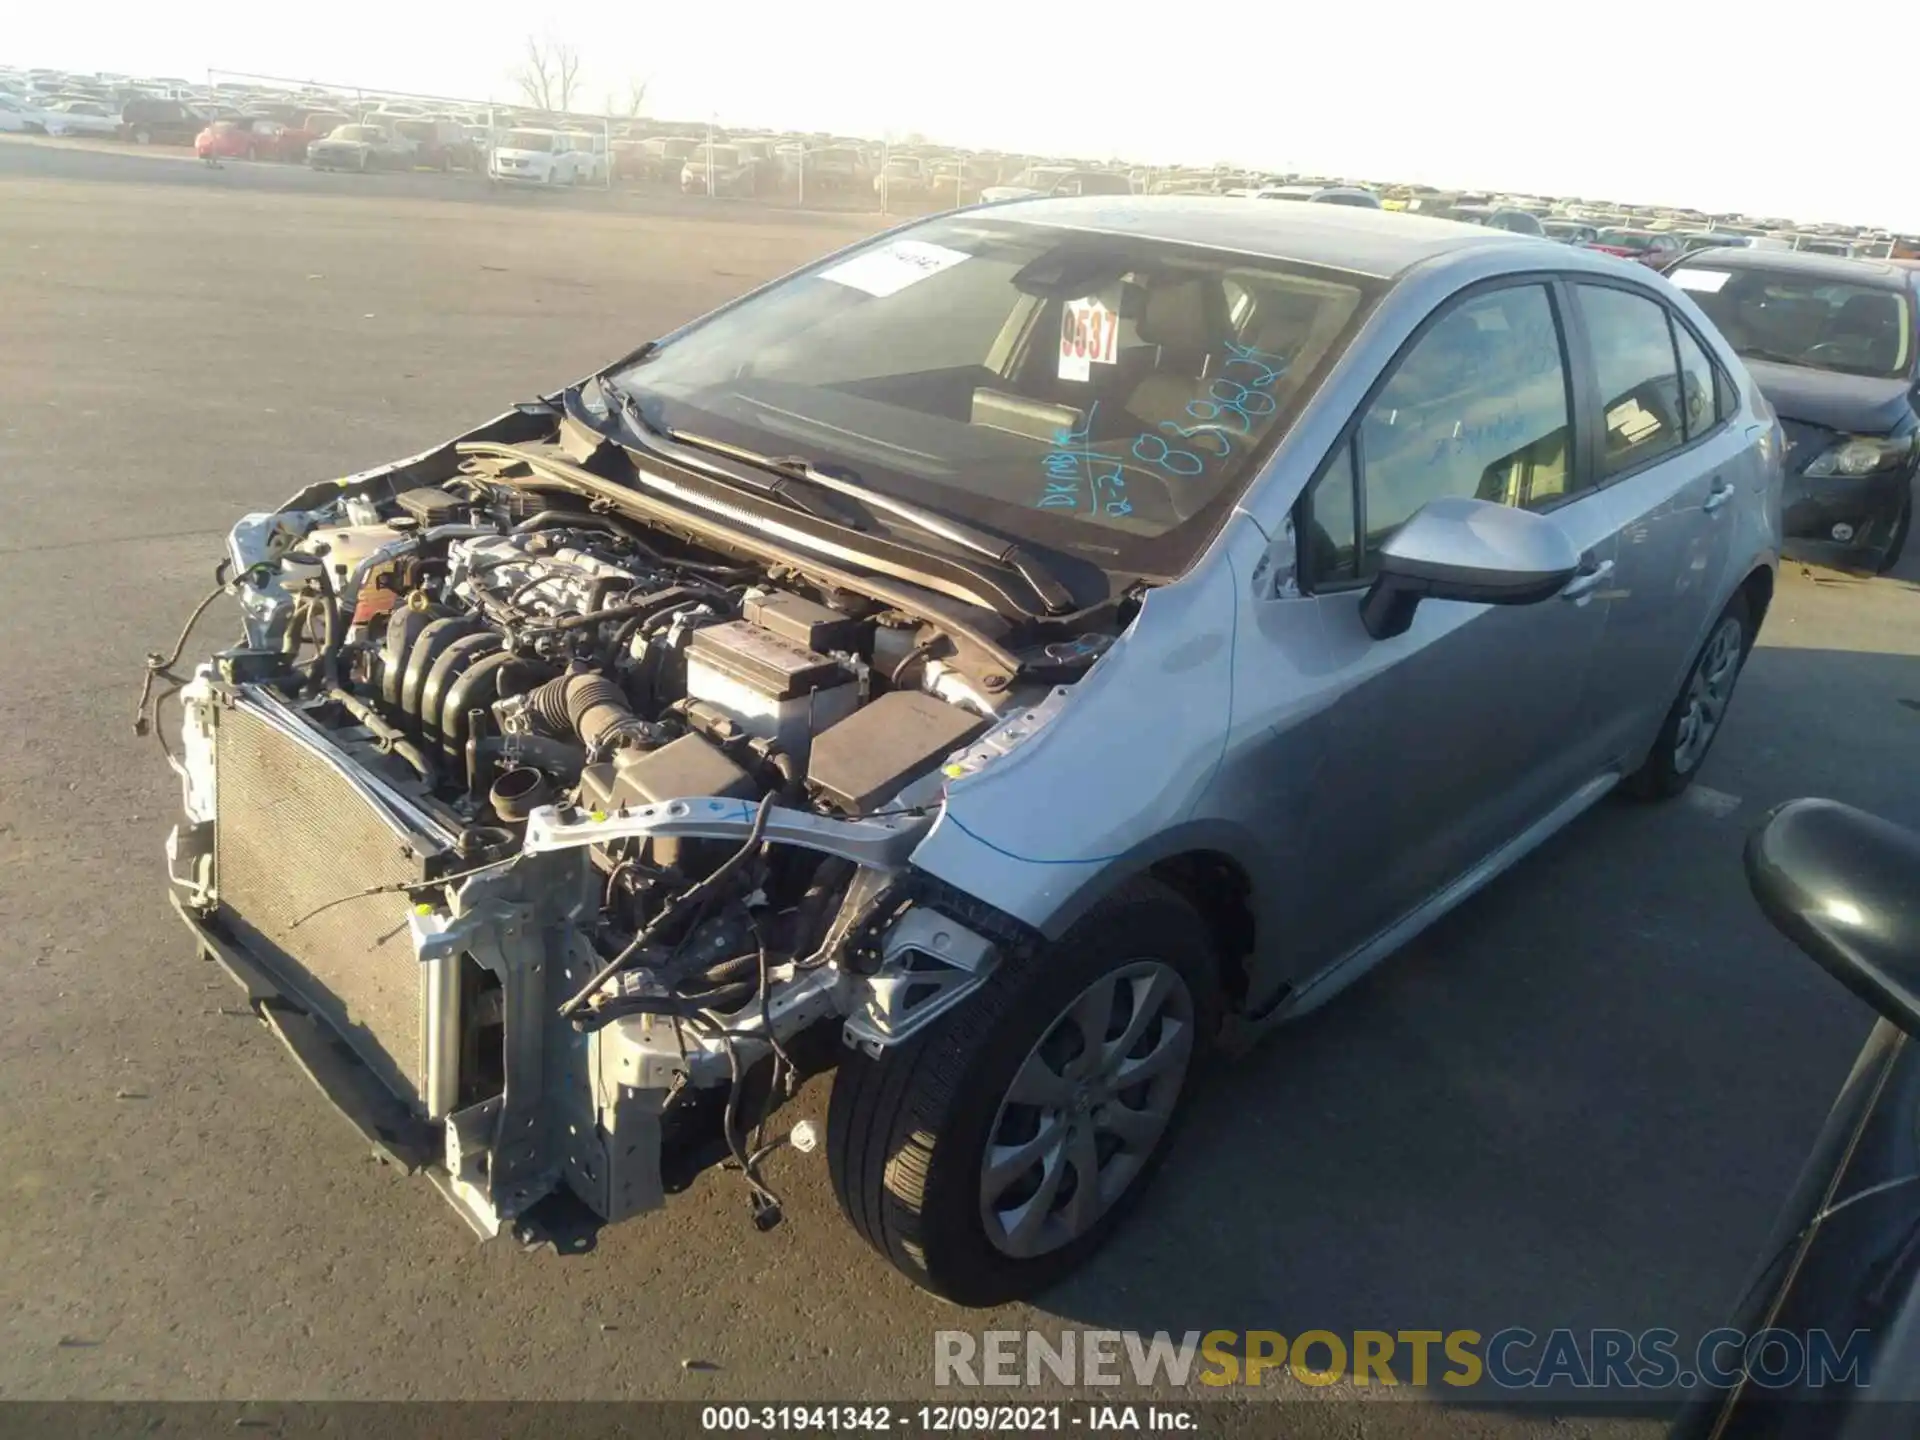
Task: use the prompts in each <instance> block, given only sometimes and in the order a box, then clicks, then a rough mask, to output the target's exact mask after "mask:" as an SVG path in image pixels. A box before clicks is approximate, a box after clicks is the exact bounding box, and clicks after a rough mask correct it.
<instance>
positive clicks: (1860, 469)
mask: <svg viewBox="0 0 1920 1440" xmlns="http://www.w3.org/2000/svg"><path fill="white" fill-rule="evenodd" d="M1917 435H1920V432H1916V431H1912V430H1909V431H1906V432H1905V433H1904V434H1899V435H1849V436H1847V437H1846V438H1844V439H1842V440H1840V441H1838V442H1837V443H1836V444H1834V445H1832V446H1830V447H1828V449H1827V450H1826V451H1825V452H1824V453H1822V454H1820V455H1818V456H1816V457H1815V458H1814V460H1813V463H1812V464H1810V465H1808V466H1807V468H1806V469H1805V470H1803V471H1802V472H1801V473H1802V474H1803V475H1805V476H1806V477H1807V478H1808V479H1809V480H1824V479H1829V478H1833V479H1846V480H1857V479H1861V478H1863V477H1865V476H1868V475H1876V474H1879V473H1881V472H1883V471H1888V470H1898V469H1901V468H1903V467H1905V466H1908V465H1910V464H1911V463H1912V462H1913V459H1914V456H1915V454H1916V436H1917Z"/></svg>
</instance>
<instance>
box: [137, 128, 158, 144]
mask: <svg viewBox="0 0 1920 1440" xmlns="http://www.w3.org/2000/svg"><path fill="white" fill-rule="evenodd" d="M133 143H134V144H136V145H151V144H152V143H153V131H151V130H149V129H148V128H147V127H146V126H144V125H136V126H134V127H133Z"/></svg>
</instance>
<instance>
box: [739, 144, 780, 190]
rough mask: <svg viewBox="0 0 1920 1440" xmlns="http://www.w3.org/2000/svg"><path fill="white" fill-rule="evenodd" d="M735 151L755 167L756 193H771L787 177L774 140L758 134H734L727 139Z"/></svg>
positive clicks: (754, 186) (754, 185)
mask: <svg viewBox="0 0 1920 1440" xmlns="http://www.w3.org/2000/svg"><path fill="white" fill-rule="evenodd" d="M727 144H729V145H731V146H732V147H733V149H734V151H735V152H736V153H737V154H738V155H739V156H740V158H741V160H743V161H744V162H745V163H746V164H748V165H751V166H752V167H753V188H754V190H755V192H756V193H763V194H764V193H771V192H772V191H774V190H777V189H779V187H780V185H781V183H782V181H784V179H785V178H786V175H785V171H786V167H785V165H784V164H782V163H781V160H780V157H779V156H778V155H777V154H776V153H775V152H774V142H773V141H771V140H767V139H763V138H760V137H758V136H749V137H742V136H737V135H736V136H732V137H730V138H729V139H728V140H727Z"/></svg>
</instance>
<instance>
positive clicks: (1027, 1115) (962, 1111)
mask: <svg viewBox="0 0 1920 1440" xmlns="http://www.w3.org/2000/svg"><path fill="white" fill-rule="evenodd" d="M1103 982H1104V983H1105V985H1106V986H1107V987H1108V989H1107V990H1106V991H1101V990H1099V989H1098V987H1100V986H1101V985H1102V984H1103ZM1156 987H1157V988H1156ZM1101 994H1105V995H1107V996H1109V998H1110V999H1111V1000H1112V1007H1111V1008H1110V1009H1107V1010H1106V1011H1105V1013H1106V1015H1107V1018H1108V1022H1109V1026H1111V1024H1112V1022H1113V1021H1114V1020H1115V1018H1116V1017H1118V1018H1119V1019H1121V1020H1122V1021H1124V1019H1125V1018H1126V1017H1127V1015H1128V1009H1129V1008H1130V1006H1131V1003H1132V1002H1134V1001H1136V1000H1138V999H1139V998H1140V997H1142V996H1147V997H1148V1003H1149V1004H1151V1005H1153V1006H1154V1008H1153V1009H1152V1010H1143V1011H1142V1013H1145V1014H1150V1015H1153V1016H1157V1017H1160V1018H1156V1019H1154V1020H1153V1021H1152V1023H1151V1026H1150V1028H1149V1029H1148V1030H1147V1031H1146V1032H1144V1033H1143V1034H1142V1035H1141V1038H1140V1040H1139V1042H1138V1043H1137V1044H1135V1045H1134V1046H1133V1047H1132V1049H1131V1050H1130V1051H1129V1052H1128V1053H1129V1055H1133V1056H1137V1057H1139V1059H1146V1058H1151V1057H1154V1056H1162V1057H1163V1060H1164V1063H1162V1064H1161V1065H1159V1066H1158V1067H1157V1071H1156V1075H1155V1077H1154V1078H1151V1079H1148V1080H1144V1081H1141V1082H1140V1083H1139V1084H1137V1085H1135V1086H1133V1087H1130V1090H1129V1091H1127V1092H1121V1093H1122V1095H1131V1096H1132V1099H1131V1100H1130V1099H1125V1098H1117V1097H1115V1096H1111V1095H1109V1096H1106V1097H1104V1098H1102V1097H1099V1096H1098V1094H1097V1092H1096V1094H1095V1095H1093V1096H1090V1095H1089V1093H1088V1086H1089V1083H1090V1082H1089V1081H1088V1080H1087V1079H1086V1078H1085V1077H1082V1078H1080V1079H1074V1080H1069V1079H1063V1078H1062V1075H1063V1073H1065V1072H1067V1071H1069V1070H1071V1067H1072V1066H1073V1064H1074V1063H1075V1059H1076V1055H1075V1054H1074V1053H1073V1052H1075V1051H1078V1052H1079V1053H1084V1047H1082V1046H1081V1045H1080V1044H1079V1040H1080V1037H1081V1035H1082V1034H1083V1032H1082V1031H1080V1030H1079V1028H1078V1026H1077V1024H1076V1023H1075V1021H1074V1019H1073V1017H1072V1015H1071V1013H1070V1011H1071V1008H1072V1007H1073V1006H1075V1005H1078V1004H1081V1003H1082V1002H1085V1001H1088V1000H1089V997H1094V996H1097V995H1101ZM1156 996H1157V997H1158V998H1157V999H1156V998H1154V997H1156ZM1089 1013H1099V1012H1097V1011H1095V1012H1089ZM1219 1014H1220V996H1219V975H1218V962H1217V958H1216V956H1215V953H1214V951H1213V948H1212V945H1211V944H1210V942H1209V939H1208V934H1207V928H1206V925H1205V922H1204V921H1203V920H1202V919H1201V917H1200V915H1199V914H1198V913H1197V912H1196V911H1195V910H1194V908H1193V907H1192V906H1191V905H1189V904H1188V903H1187V902H1186V900H1184V899H1183V898H1182V897H1181V896H1179V895H1177V894H1176V893H1174V892H1173V891H1172V890H1169V889H1167V888H1166V887H1165V886H1162V885H1160V884H1158V883H1157V882H1154V881H1151V880H1147V879H1136V880H1133V881H1130V882H1128V883H1127V884H1126V885H1125V886H1123V887H1122V888H1121V889H1120V890H1119V891H1118V892H1116V893H1115V894H1114V895H1113V896H1111V897H1110V898H1109V899H1107V900H1106V901H1105V902H1103V903H1102V904H1101V905H1099V906H1098V907H1096V908H1095V909H1094V910H1092V911H1091V912H1089V913H1088V914H1087V915H1086V916H1085V917H1084V918H1082V919H1081V921H1080V922H1079V923H1078V924H1076V925H1075V926H1074V927H1073V928H1072V930H1070V931H1069V932H1068V933H1067V934H1066V935H1065V936H1064V937H1063V938H1062V939H1061V940H1059V941H1058V942H1057V943H1053V944H1049V945H1045V946H1042V947H1040V948H1039V949H1038V950H1037V951H1034V952H1031V953H1028V954H1024V955H1015V956H1010V957H1009V958H1007V959H1006V960H1004V961H1003V962H1002V964H1001V966H1000V968H999V969H998V970H996V971H995V972H994V974H993V975H992V976H991V977H990V978H989V979H988V980H987V983H986V984H985V985H984V986H982V987H981V989H980V990H978V991H977V992H975V993H974V994H973V995H972V996H971V997H969V998H968V999H967V1000H966V1001H964V1002H963V1003H962V1004H961V1005H960V1006H959V1007H958V1008H956V1009H954V1010H952V1011H950V1012H949V1013H948V1014H946V1015H945V1016H942V1017H941V1018H940V1019H938V1020H936V1021H935V1022H934V1023H933V1025H932V1026H931V1027H930V1028H929V1029H928V1030H927V1031H926V1032H924V1033H923V1034H921V1035H918V1036H915V1037H914V1038H913V1039H911V1040H908V1041H907V1042H905V1043H904V1044H903V1045H900V1046H896V1047H893V1048H890V1049H888V1050H886V1051H883V1052H882V1054H881V1055H880V1057H879V1058H878V1059H874V1058H872V1057H870V1056H868V1055H866V1054H864V1053H860V1052H853V1053H850V1054H848V1055H847V1056H846V1057H845V1058H844V1059H843V1060H842V1061H841V1064H840V1069H839V1073H838V1074H837V1075H836V1076H835V1077H834V1085H833V1096H832V1100H831V1101H830V1103H829V1107H828V1116H827V1164H828V1171H829V1173H830V1175H831V1177H832V1180H833V1187H834V1193H835V1194H836V1196H837V1197H838V1198H839V1201H840V1208H841V1211H842V1213H844V1214H845V1215H846V1217H847V1219H848V1221H849V1222H851V1223H852V1225H853V1228H854V1229H855V1230H856V1231H858V1232H859V1233H860V1235H861V1237H862V1238H863V1239H865V1240H866V1241H867V1243H868V1244H869V1245H871V1246H873V1248H874V1249H875V1250H877V1251H879V1252H880V1254H881V1255H882V1256H883V1257H884V1258H885V1259H886V1260H887V1261H888V1262H889V1263H890V1264H892V1265H893V1266H894V1268H896V1269H897V1270H899V1271H900V1272H901V1273H902V1274H903V1275H905V1276H906V1277H907V1278H908V1279H910V1280H912V1281H913V1282H914V1284H916V1285H918V1286H920V1287H921V1288H923V1289H925V1290H929V1291H931V1292H932V1293H934V1294H936V1295H940V1296H943V1297H945V1298H946V1299H949V1300H953V1301H956V1302H958V1303H959V1304H962V1305H974V1306H980V1305H996V1304H1000V1303H1003V1302H1005V1301H1008V1300H1011V1299H1014V1298H1017V1297H1021V1296H1027V1295H1032V1294H1034V1293H1036V1292H1038V1291H1040V1290H1042V1289H1044V1288H1046V1287H1047V1286H1049V1285H1051V1284H1053V1283H1054V1282H1056V1281H1058V1280H1059V1279H1061V1278H1062V1277H1063V1276H1065V1275H1066V1274H1067V1273H1068V1272H1069V1271H1071V1270H1073V1269H1075V1268H1076V1267H1077V1266H1079V1265H1080V1264H1081V1263H1082V1262H1084V1261H1085V1260H1086V1259H1087V1258H1088V1257H1089V1256H1091V1255H1092V1254H1093V1253H1094V1251H1096V1250H1097V1249H1099V1247H1100V1245H1101V1244H1102V1243H1103V1242H1104V1241H1105V1240H1106V1239H1107V1237H1108V1235H1109V1234H1111V1233H1112V1231H1113V1229H1114V1227H1115V1226H1116V1225H1118V1224H1119V1223H1120V1222H1121V1220H1122V1219H1124V1217H1125V1215H1126V1213H1127V1211H1128V1210H1130V1209H1131V1208H1132V1206H1133V1205H1134V1204H1135V1203H1136V1202H1137V1201H1138V1199H1139V1196H1140V1195H1141V1193H1142V1192H1143V1191H1144V1190H1145V1189H1146V1187H1147V1184H1148V1182H1149V1181H1150V1179H1151V1178H1152V1174H1153V1171H1154V1170H1155V1169H1156V1168H1157V1167H1158V1165H1159V1162H1160V1161H1161V1159H1162V1158H1163V1157H1164V1156H1165V1154H1166V1151H1167V1149H1168V1148H1169V1143H1170V1139H1171V1136H1172V1133H1173V1131H1174V1129H1175V1127H1176V1125H1177V1122H1178V1118H1179V1107H1180V1103H1181V1101H1182V1100H1183V1099H1184V1098H1185V1095H1186V1094H1187V1093H1188V1092H1190V1091H1191V1089H1192V1078H1193V1075H1194V1073H1195V1071H1196V1070H1198V1069H1199V1067H1200V1065H1201V1063H1202V1061H1203V1060H1204V1057H1205V1054H1206V1051H1207V1049H1208V1046H1209V1043H1210V1041H1211V1039H1212V1037H1213V1035H1214V1032H1215V1030H1216V1029H1217V1028H1218V1024H1219ZM1182 1016H1184V1019H1182V1018H1181V1017H1182ZM1169 1021H1172V1022H1174V1023H1169ZM1105 1033H1106V1034H1108V1035H1109V1036H1111V1035H1112V1033H1113V1032H1112V1030H1111V1028H1108V1029H1107V1030H1106V1032H1105ZM1061 1041H1064V1042H1066V1044H1067V1048H1066V1049H1065V1050H1062V1049H1060V1048H1059V1047H1058V1046H1057V1045H1056V1042H1061ZM1142 1045H1145V1046H1147V1047H1148V1048H1147V1049H1146V1050H1145V1051H1144V1052H1143V1051H1141V1049H1140V1047H1141V1046H1142ZM1109 1053H1113V1052H1109ZM1127 1058H1128V1057H1127V1056H1118V1055H1116V1056H1115V1063H1120V1062H1124V1060H1125V1059H1127ZM1139 1059H1136V1063H1139ZM1036 1063H1038V1064H1040V1065H1041V1066H1042V1067H1043V1069H1042V1070H1040V1071H1034V1070H1033V1069H1032V1067H1033V1066H1034V1065H1035V1064H1036ZM1023 1072H1024V1073H1028V1074H1034V1075H1038V1076H1041V1077H1043V1078H1044V1080H1045V1081H1046V1082H1047V1088H1048V1089H1049V1090H1051V1089H1053V1088H1054V1087H1056V1086H1058V1087H1066V1088H1064V1089H1063V1090H1062V1091H1061V1093H1062V1097H1063V1100H1062V1104H1061V1106H1059V1107H1057V1108H1055V1107H1048V1106H1045V1105H1042V1104H1026V1103H1023V1102H1018V1101H1016V1100H1015V1099H1014V1098H1013V1097H1012V1095H1011V1093H1010V1092H1011V1088H1012V1086H1013V1082H1014V1077H1015V1075H1016V1074H1018V1073H1023ZM1091 1083H1093V1084H1097V1083H1098V1082H1097V1080H1095V1081H1093V1082H1091ZM1148 1086H1154V1087H1157V1089H1158V1093H1153V1094H1145V1093H1142V1092H1144V1091H1145V1090H1146V1087H1148ZM1069 1096H1070V1098H1068V1097H1069ZM1134 1101H1140V1102H1142V1104H1143V1108H1136V1106H1135V1104H1134ZM1090 1104H1091V1105H1092V1108H1091V1109H1090V1108H1089V1105H1090ZM1114 1108H1124V1109H1126V1110H1127V1111H1129V1112H1130V1113H1132V1114H1134V1115H1136V1116H1138V1115H1142V1114H1147V1115H1149V1116H1150V1117H1151V1118H1150V1119H1149V1121H1148V1123H1147V1126H1146V1127H1145V1128H1146V1129H1147V1130H1149V1131H1151V1133H1148V1134H1144V1135H1142V1133H1141V1128H1140V1127H1139V1125H1138V1124H1137V1123H1136V1125H1135V1126H1132V1127H1129V1128H1133V1129H1134V1130H1135V1136H1136V1139H1137V1140H1139V1142H1140V1143H1139V1144H1138V1145H1137V1147H1135V1148H1129V1147H1128V1146H1127V1145H1126V1144H1125V1143H1124V1142H1122V1141H1121V1140H1120V1138H1119V1132H1118V1130H1117V1129H1116V1128H1115V1127H1112V1126H1111V1125H1110V1124H1109V1122H1108V1120H1107V1119H1106V1117H1107V1116H1109V1115H1111V1113H1112V1110H1113V1109H1114ZM1049 1116H1051V1119H1049V1118H1048V1117H1049ZM1028 1131H1031V1132H1032V1133H1031V1134H1029V1133H1027V1132H1028ZM1042 1133H1051V1134H1061V1135H1063V1136H1064V1137H1075V1138H1077V1137H1079V1136H1082V1135H1084V1136H1088V1137H1092V1138H1089V1139H1086V1140H1085V1143H1086V1145H1087V1146H1088V1147H1090V1156H1091V1158H1092V1159H1093V1164H1094V1167H1095V1171H1096V1173H1098V1174H1101V1175H1102V1176H1103V1178H1107V1169H1108V1167H1109V1166H1113V1165H1115V1164H1116V1163H1117V1162H1120V1161H1122V1159H1123V1157H1124V1161H1125V1164H1124V1166H1123V1168H1122V1170H1120V1171H1116V1172H1115V1176H1117V1178H1118V1185H1117V1188H1116V1192H1115V1193H1114V1194H1113V1195H1111V1196H1109V1197H1107V1199H1106V1201H1105V1203H1104V1208H1101V1207H1100V1206H1098V1205H1096V1207H1095V1209H1094V1210H1093V1211H1092V1212H1090V1214H1089V1215H1088V1216H1087V1217H1085V1218H1083V1219H1080V1220H1076V1218H1075V1216H1074V1214H1073V1211H1074V1205H1073V1198H1074V1195H1075V1193H1076V1192H1077V1191H1079V1190H1080V1189H1081V1185H1080V1182H1079V1180H1078V1179H1077V1178H1076V1177H1078V1175H1079V1174H1080V1173H1081V1171H1080V1169H1079V1166H1078V1163H1077V1161H1076V1159H1073V1158H1069V1155H1070V1153H1071V1154H1073V1155H1075V1156H1077V1155H1078V1154H1080V1153H1088V1152H1081V1151H1080V1147H1079V1145H1078V1144H1074V1143H1073V1139H1072V1138H1063V1139H1062V1140H1061V1141H1060V1142H1059V1144H1058V1146H1057V1148H1055V1147H1047V1151H1046V1154H1047V1157H1048V1158H1051V1159H1052V1160H1053V1161H1054V1165H1053V1167H1052V1168H1051V1169H1049V1168H1048V1166H1047V1165H1046V1163H1045V1161H1044V1160H1043V1159H1042V1158H1040V1157H1041V1156H1042V1153H1043V1152H1042V1151H1041V1150H1039V1149H1036V1150H1035V1151H1034V1152H1033V1154H1034V1158H1031V1159H1029V1160H1028V1161H1027V1162H1026V1164H1025V1166H1024V1168H1022V1167H1020V1165H1019V1162H1018V1160H1016V1161H1015V1163H1014V1164H1013V1165H1008V1166H1006V1167H1005V1168H1004V1169H1003V1171H1002V1174H1001V1177H1000V1180H999V1188H998V1189H990V1187H989V1184H988V1176H987V1175H986V1172H985V1169H984V1163H985V1159H986V1155H987V1147H988V1144H989V1142H990V1140H998V1141H999V1142H1000V1144H1001V1145H1002V1146H1003V1147H1018V1146H1021V1145H1023V1144H1036V1145H1037V1144H1039V1143H1040V1136H1041V1134H1042ZM1103 1136H1104V1137H1105V1138H1104V1139H1103V1138H1102V1137H1103ZM1069 1145H1071V1146H1072V1150H1071V1152H1070V1151H1069V1148H1068V1147H1069ZM1105 1145H1115V1146H1118V1149H1116V1150H1112V1151H1108V1152H1107V1154H1106V1158H1104V1159H1103V1158H1099V1157H1100V1154H1101V1151H1100V1149H1099V1148H1093V1147H1100V1146H1105ZM1056 1174H1057V1175H1058V1176H1059V1178H1058V1179H1057V1180H1054V1179H1053V1177H1054V1176H1055V1175H1056ZM1049 1181H1052V1189H1051V1191H1050V1192H1049V1194H1048V1195H1047V1197H1046V1201H1045V1206H1046V1208H1044V1209H1042V1210H1040V1211H1038V1212H1032V1214H1033V1215H1037V1216H1038V1223H1037V1225H1036V1226H1035V1227H1034V1228H1032V1229H1031V1230H1028V1231H1027V1234H1026V1236H1025V1237H1024V1238H1021V1237H1020V1236H1019V1233H1018V1232H1020V1231H1022V1230H1027V1227H1026V1226H1024V1225H1020V1224H1015V1225H1013V1226H1011V1227H1008V1226H1006V1225H1005V1224H1004V1222H1003V1220H1002V1219H1001V1217H1003V1216H1006V1215H1010V1214H1012V1215H1018V1214H1021V1213H1025V1212H1027V1211H1028V1207H1030V1206H1031V1205H1033V1204H1034V1203H1036V1202H1037V1201H1039V1200H1040V1199H1041V1197H1040V1196H1039V1195H1038V1194H1037V1193H1035V1191H1037V1190H1038V1189H1039V1188H1043V1187H1044V1186H1045V1185H1046V1184H1047V1183H1048V1182H1049ZM1086 1193H1088V1194H1096V1193H1097V1192H1096V1191H1092V1190H1089V1191H1087V1192H1086ZM1022 1195H1024V1196H1025V1199H1024V1200H1022V1198H1021V1197H1022ZM1008 1196H1013V1197H1014V1203H1013V1204H1012V1205H1011V1207H1009V1208H1007V1209H1001V1208H1000V1202H1004V1201H1006V1199H1007V1197H1008ZM990 1212H991V1213H992V1215H993V1216H994V1219H993V1220H992V1221H991V1223H992V1224H993V1225H994V1226H995V1227H996V1230H997V1234H994V1235H990V1234H989V1224H990V1221H989V1214H990Z"/></svg>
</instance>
